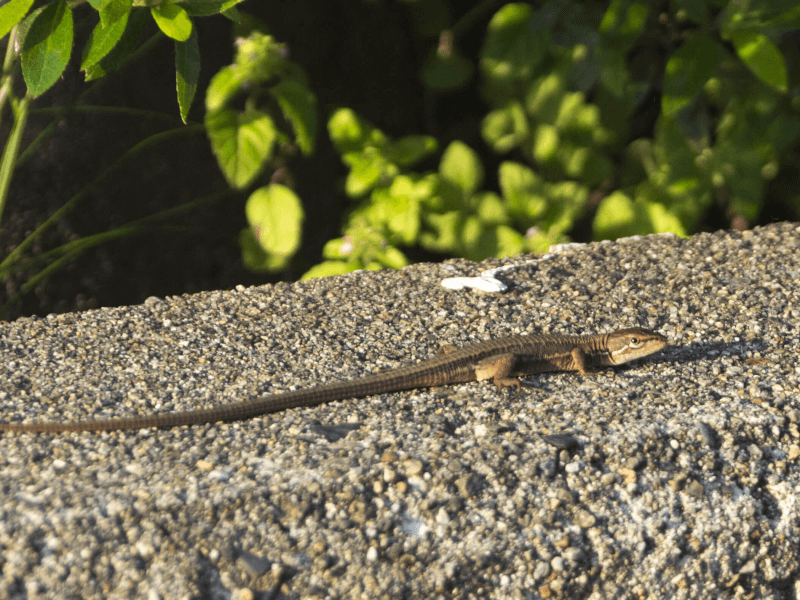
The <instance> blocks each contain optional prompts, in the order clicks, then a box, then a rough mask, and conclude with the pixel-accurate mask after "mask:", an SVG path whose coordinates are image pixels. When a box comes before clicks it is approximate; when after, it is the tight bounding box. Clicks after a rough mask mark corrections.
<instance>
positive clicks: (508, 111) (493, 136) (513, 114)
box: [481, 101, 528, 153]
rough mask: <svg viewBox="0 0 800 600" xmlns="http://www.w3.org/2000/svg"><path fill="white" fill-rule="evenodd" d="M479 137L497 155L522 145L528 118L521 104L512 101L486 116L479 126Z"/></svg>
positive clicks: (526, 133)
mask: <svg viewBox="0 0 800 600" xmlns="http://www.w3.org/2000/svg"><path fill="white" fill-rule="evenodd" d="M481 135H483V139H484V140H486V143H487V144H489V145H490V146H491V147H492V149H493V150H494V151H495V152H498V153H504V152H508V151H509V150H512V149H513V148H516V147H517V146H519V145H520V144H522V142H523V141H524V140H525V138H526V137H527V135H528V118H527V117H526V116H525V109H524V108H522V104H520V103H519V102H517V101H514V102H511V103H509V104H508V105H507V106H506V107H505V108H501V109H500V110H494V111H492V112H490V113H489V114H488V115H486V117H484V119H483V123H482V124H481Z"/></svg>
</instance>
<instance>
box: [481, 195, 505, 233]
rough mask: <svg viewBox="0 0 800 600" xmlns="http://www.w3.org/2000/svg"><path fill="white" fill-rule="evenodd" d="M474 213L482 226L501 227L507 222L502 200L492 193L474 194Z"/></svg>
mask: <svg viewBox="0 0 800 600" xmlns="http://www.w3.org/2000/svg"><path fill="white" fill-rule="evenodd" d="M475 205H476V213H477V215H478V218H479V219H480V220H481V223H483V224H484V225H502V224H505V223H507V222H508V210H507V209H506V205H505V203H504V202H503V200H502V199H501V198H500V196H498V195H497V194H495V193H494V192H481V193H478V194H475Z"/></svg>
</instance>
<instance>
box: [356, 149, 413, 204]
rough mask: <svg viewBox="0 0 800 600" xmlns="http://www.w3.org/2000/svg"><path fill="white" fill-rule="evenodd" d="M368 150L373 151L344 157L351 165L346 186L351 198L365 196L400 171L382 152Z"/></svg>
mask: <svg viewBox="0 0 800 600" xmlns="http://www.w3.org/2000/svg"><path fill="white" fill-rule="evenodd" d="M368 150H371V151H368V152H364V153H363V154H361V153H358V154H357V153H353V154H349V155H345V156H344V157H343V158H344V159H345V161H346V162H347V163H348V164H349V165H350V173H349V174H348V175H347V180H346V181H345V186H344V187H345V192H346V193H347V195H348V196H350V197H351V198H358V197H360V196H363V195H364V194H366V193H367V192H368V191H369V190H371V189H372V188H373V187H374V186H376V185H379V184H380V183H381V182H382V180H386V181H389V180H391V179H392V178H393V177H394V176H395V175H397V174H398V172H399V170H398V169H397V167H395V166H394V165H392V164H391V163H390V162H389V161H387V160H386V158H385V157H384V156H383V155H382V154H380V153H378V152H376V151H374V149H371V148H370V149H368Z"/></svg>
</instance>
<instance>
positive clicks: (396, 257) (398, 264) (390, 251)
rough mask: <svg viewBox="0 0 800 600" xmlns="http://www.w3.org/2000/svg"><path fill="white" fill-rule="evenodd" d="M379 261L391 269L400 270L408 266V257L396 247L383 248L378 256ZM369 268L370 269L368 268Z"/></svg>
mask: <svg viewBox="0 0 800 600" xmlns="http://www.w3.org/2000/svg"><path fill="white" fill-rule="evenodd" d="M378 260H379V261H380V263H381V265H382V266H383V267H388V268H389V269H395V270H398V269H402V268H403V267H407V266H408V259H407V258H406V255H405V254H403V253H402V252H400V250H398V249H397V248H395V247H394V246H386V247H385V248H383V249H382V251H381V252H380V253H379V254H378ZM367 268H370V267H369V266H367Z"/></svg>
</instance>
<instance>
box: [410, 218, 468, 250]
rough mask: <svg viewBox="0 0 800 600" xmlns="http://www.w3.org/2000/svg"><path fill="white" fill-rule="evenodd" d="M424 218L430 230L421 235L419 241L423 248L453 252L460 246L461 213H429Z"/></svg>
mask: <svg viewBox="0 0 800 600" xmlns="http://www.w3.org/2000/svg"><path fill="white" fill-rule="evenodd" d="M424 217H425V222H426V224H427V225H428V229H429V230H428V231H424V232H423V233H421V234H420V238H419V241H420V244H421V245H422V247H423V248H425V249H427V250H433V251H434V252H452V251H454V250H455V249H456V248H458V247H459V246H460V244H461V242H460V235H459V232H460V231H461V229H462V213H461V211H458V210H453V211H448V212H446V213H428V214H426V215H424ZM431 230H432V231H431Z"/></svg>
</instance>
